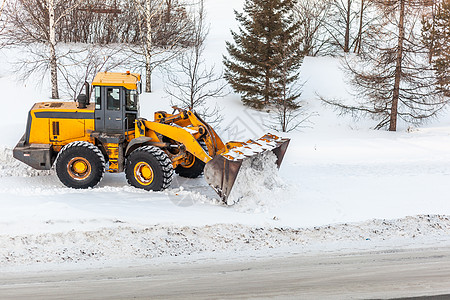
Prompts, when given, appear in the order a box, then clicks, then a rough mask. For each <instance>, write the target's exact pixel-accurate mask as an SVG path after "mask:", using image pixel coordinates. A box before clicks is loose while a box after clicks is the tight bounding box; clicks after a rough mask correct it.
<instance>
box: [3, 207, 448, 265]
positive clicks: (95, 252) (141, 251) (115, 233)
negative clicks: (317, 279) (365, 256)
mask: <svg viewBox="0 0 450 300" xmlns="http://www.w3.org/2000/svg"><path fill="white" fill-rule="evenodd" d="M55 225H56V226H58V224H56V223H55ZM392 245H395V246H396V247H398V248H417V247H425V246H440V247H445V246H448V245H450V219H449V216H445V215H421V216H416V217H407V218H403V219H396V220H385V219H380V220H369V221H366V222H360V223H348V224H347V223H345V224H334V225H326V226H319V227H311V228H289V227H255V226H244V225H239V224H216V225H208V226H192V227H185V226H170V225H149V226H143V225H141V226H138V225H132V224H126V223H117V222H115V223H114V225H111V226H109V227H107V228H101V229H98V230H93V231H77V230H71V231H68V232H55V233H42V234H23V235H2V234H0V268H1V269H2V270H7V269H8V268H10V269H12V270H13V269H14V267H16V266H19V265H32V264H35V265H38V266H39V265H40V266H42V265H43V264H45V263H70V262H83V261H85V262H95V261H99V262H108V261H110V262H114V261H120V260H132V259H139V258H141V259H148V258H158V257H171V256H181V257H183V256H184V257H189V256H196V255H197V256H199V255H203V256H206V257H211V256H212V257H225V258H227V257H228V258H232V259H235V258H236V257H239V256H242V255H243V256H245V255H247V256H248V255H250V256H254V255H267V253H268V252H267V251H269V249H271V251H273V250H277V249H278V251H280V253H307V252H316V251H320V252H322V251H325V252H326V251H346V250H348V249H351V251H358V250H365V251H373V250H382V249H389V248H391V247H392Z"/></svg>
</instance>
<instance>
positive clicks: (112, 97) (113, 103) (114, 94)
mask: <svg viewBox="0 0 450 300" xmlns="http://www.w3.org/2000/svg"><path fill="white" fill-rule="evenodd" d="M106 103H107V104H106V107H107V109H108V110H120V89H119V88H107V89H106Z"/></svg>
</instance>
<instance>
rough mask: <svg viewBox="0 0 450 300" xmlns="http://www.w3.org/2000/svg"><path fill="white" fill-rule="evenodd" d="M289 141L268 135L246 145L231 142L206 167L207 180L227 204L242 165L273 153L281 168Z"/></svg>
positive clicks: (245, 143)
mask: <svg viewBox="0 0 450 300" xmlns="http://www.w3.org/2000/svg"><path fill="white" fill-rule="evenodd" d="M289 141H290V139H286V138H279V137H277V136H275V135H272V134H266V135H264V136H263V137H261V138H260V139H258V140H249V141H247V142H244V143H243V142H229V143H227V144H226V145H225V147H226V151H225V152H223V153H221V154H219V155H216V156H215V157H214V158H213V159H212V160H211V161H209V162H208V163H207V164H206V165H205V169H204V175H205V180H206V182H207V183H208V184H209V185H210V186H211V187H212V188H213V189H214V190H215V191H216V192H217V194H218V195H219V196H220V198H221V199H222V201H223V202H225V203H227V199H228V197H229V196H230V193H231V190H232V189H233V185H234V183H235V181H236V178H237V176H238V174H239V170H240V169H241V165H242V163H243V162H244V161H245V160H248V159H253V158H254V157H255V156H258V155H261V154H262V153H265V152H267V151H272V152H273V153H274V154H275V156H276V157H277V161H276V164H277V167H278V168H279V167H280V165H281V162H282V161H283V158H284V154H285V153H286V149H287V147H288V145H289Z"/></svg>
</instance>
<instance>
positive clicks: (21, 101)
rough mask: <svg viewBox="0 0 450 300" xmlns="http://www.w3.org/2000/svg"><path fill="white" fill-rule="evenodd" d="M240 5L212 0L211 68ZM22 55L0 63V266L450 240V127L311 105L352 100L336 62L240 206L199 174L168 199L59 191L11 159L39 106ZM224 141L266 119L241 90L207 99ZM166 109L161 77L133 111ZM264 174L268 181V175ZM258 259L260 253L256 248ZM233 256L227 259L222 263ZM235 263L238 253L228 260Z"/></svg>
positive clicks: (248, 134) (308, 89) (117, 177)
mask: <svg viewBox="0 0 450 300" xmlns="http://www.w3.org/2000/svg"><path fill="white" fill-rule="evenodd" d="M241 5H242V1H237V0H233V1H227V2H224V1H219V2H216V1H209V2H208V8H207V11H208V18H209V19H210V21H211V30H210V35H209V38H208V47H207V57H208V63H210V64H215V65H216V67H217V68H218V69H220V68H219V67H220V66H221V59H222V54H223V53H224V51H225V40H229V39H230V34H229V28H230V27H235V26H236V24H235V22H234V18H233V12H232V9H233V8H235V9H240V8H241ZM16 55H17V54H16V53H14V52H11V51H8V50H3V52H1V53H0V61H1V64H0V88H1V90H2V91H3V97H2V100H1V104H2V112H3V113H2V114H1V118H0V128H1V129H2V137H3V138H2V141H1V142H0V149H1V150H2V151H1V153H0V245H1V246H0V267H2V268H3V267H8V266H9V267H14V266H17V265H21V264H34V263H38V264H42V263H49V262H57V263H60V262H74V261H75V262H76V261H88V262H89V261H92V260H99V261H102V262H103V261H115V260H131V259H135V258H154V257H166V256H173V255H177V256H179V255H182V256H187V255H190V254H197V255H200V254H203V255H205V256H208V255H214V254H213V252H220V253H222V255H225V256H226V252H228V251H232V252H233V253H234V252H237V253H241V254H242V255H247V254H249V253H258V255H267V254H268V253H272V252H271V251H279V252H280V251H281V252H283V251H285V252H293V251H297V252H301V251H321V250H322V251H323V250H344V249H346V250H349V249H367V250H370V249H372V248H373V247H384V248H388V247H421V245H424V244H426V245H444V244H445V245H448V244H449V243H450V238H449V236H450V235H449V233H450V222H449V219H448V217H447V216H446V215H450V201H449V196H448V195H449V194H450V185H449V182H450V118H449V117H448V116H446V115H443V116H441V118H440V119H439V120H434V121H433V122H431V123H429V124H427V125H426V126H423V127H421V128H410V130H407V129H408V128H407V126H406V125H402V126H403V127H401V128H400V130H399V132H397V133H392V132H385V131H373V130H372V129H371V127H372V126H374V124H375V123H374V122H373V121H372V120H370V119H360V120H357V121H355V120H353V119H352V118H351V117H348V116H347V117H342V118H340V117H337V116H336V114H335V112H333V111H332V110H331V109H329V108H326V107H323V106H322V105H321V104H320V102H319V101H318V99H317V98H318V95H321V96H328V97H335V98H342V97H351V96H350V94H349V90H350V88H349V87H348V86H347V85H346V84H345V80H344V79H343V72H342V70H341V67H340V66H341V64H340V60H339V58H328V57H325V58H324V57H322V58H312V57H307V58H305V60H304V63H303V66H302V72H301V76H302V80H304V81H305V86H304V89H303V94H302V100H303V101H304V103H305V107H306V110H307V112H309V113H313V114H314V115H313V117H311V119H310V120H311V124H310V125H309V127H306V128H303V129H302V130H301V131H296V132H291V133H289V134H281V133H276V132H273V133H275V134H278V135H281V136H283V137H289V138H291V143H290V146H289V148H288V151H287V153H286V157H285V160H284V162H283V164H282V166H281V168H280V171H279V173H278V174H272V176H273V177H275V178H273V179H274V182H275V183H276V184H273V185H272V186H270V187H268V186H264V185H263V184H262V183H261V182H253V186H252V187H251V192H252V193H251V194H249V195H247V196H246V197H245V198H244V199H242V200H241V201H240V202H239V203H237V204H236V205H234V206H229V207H227V206H225V205H223V204H221V203H220V201H219V200H218V197H217V195H216V194H215V192H214V191H213V190H212V189H211V188H210V187H209V186H208V185H207V184H206V182H205V181H204V179H203V178H198V179H184V178H181V177H178V176H175V178H174V182H173V184H172V186H171V188H170V189H169V190H167V191H164V192H146V191H143V190H139V189H135V188H133V187H131V186H129V185H128V184H127V183H126V180H125V176H124V175H123V174H105V176H104V178H103V180H102V181H101V182H100V184H99V185H98V186H97V187H95V188H93V189H89V190H74V189H69V188H66V187H65V186H64V185H63V184H62V183H60V182H59V180H58V178H57V177H56V174H55V172H54V171H48V172H38V171H35V170H32V169H31V168H29V167H27V166H25V165H24V164H22V163H20V162H18V161H16V160H14V159H13V158H12V155H11V154H12V151H11V149H12V148H13V147H14V146H15V144H16V143H17V141H18V140H19V139H20V137H21V136H22V134H23V133H24V130H25V125H26V118H27V113H28V110H29V109H30V107H31V106H32V104H33V103H34V102H38V101H44V100H47V99H48V95H49V89H48V86H46V83H45V84H44V86H42V87H39V86H36V85H35V84H33V82H25V83H24V82H20V81H19V80H18V77H19V76H16V74H13V73H12V72H11V70H12V66H11V64H10V62H12V61H14V58H15V57H16ZM211 102H212V103H217V104H218V105H219V106H220V107H221V109H222V110H221V113H222V115H223V117H224V120H223V121H222V123H221V124H220V128H219V130H218V131H219V134H220V135H221V136H222V138H223V139H224V140H227V141H228V140H246V139H249V138H259V137H260V136H262V135H263V134H264V133H266V132H267V131H268V129H267V128H266V127H264V125H263V123H264V122H265V120H267V114H266V113H264V112H256V111H253V110H249V109H247V108H244V107H243V106H242V104H241V102H240V98H239V96H238V95H236V94H230V95H228V96H226V97H225V98H223V99H217V100H212V101H211ZM158 110H167V111H170V110H171V109H170V100H169V99H168V98H167V96H166V95H165V93H164V76H163V75H162V74H161V73H158V72H157V73H156V74H155V77H154V92H153V93H151V94H143V95H142V97H141V115H142V116H144V117H147V118H148V119H152V117H153V113H154V112H155V111H158ZM269 175H270V174H269ZM253 251H256V252H253ZM228 255H229V254H228ZM229 256H232V255H229Z"/></svg>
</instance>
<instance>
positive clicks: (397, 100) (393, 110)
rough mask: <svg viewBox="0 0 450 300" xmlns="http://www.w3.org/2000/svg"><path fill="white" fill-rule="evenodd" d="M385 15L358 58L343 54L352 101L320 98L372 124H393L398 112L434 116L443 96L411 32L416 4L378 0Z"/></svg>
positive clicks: (417, 118)
mask: <svg viewBox="0 0 450 300" xmlns="http://www.w3.org/2000/svg"><path fill="white" fill-rule="evenodd" d="M378 5H379V8H380V10H381V11H382V15H381V16H380V18H382V19H383V20H385V21H386V24H385V26H383V28H382V29H380V31H379V32H380V34H382V35H380V36H379V37H378V38H376V39H373V40H371V41H370V43H368V47H369V49H368V50H369V51H367V53H365V54H364V55H363V56H361V58H356V59H353V60H351V59H347V61H346V67H347V69H348V71H349V72H350V75H351V77H352V83H353V84H354V87H355V89H356V91H357V95H358V99H357V104H356V105H355V104H348V103H345V102H343V101H337V100H329V99H323V100H324V101H325V103H328V104H331V105H334V106H335V107H337V108H338V109H339V110H340V111H341V112H343V113H356V114H369V115H371V116H372V117H374V118H375V119H377V120H378V122H379V123H378V124H377V125H376V127H375V128H376V129H381V128H384V127H387V128H388V129H389V130H390V131H396V130H397V121H398V118H401V119H402V120H404V121H405V122H407V123H413V124H417V123H421V122H424V121H426V120H427V119H428V118H430V117H435V116H437V114H438V112H439V111H441V110H442V109H443V108H444V107H445V106H446V105H447V102H448V100H446V99H445V98H443V97H441V96H440V95H439V93H438V91H437V90H436V88H435V86H434V80H433V77H434V76H433V69H432V66H431V65H430V64H429V63H428V58H427V53H426V51H425V49H424V48H423V46H422V45H420V43H418V42H419V38H418V37H417V36H416V33H417V32H418V30H417V28H416V27H417V23H418V20H419V14H420V12H421V10H420V9H418V8H417V7H415V5H413V2H407V0H394V1H390V2H382V3H381V2H380V3H379V4H378Z"/></svg>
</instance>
